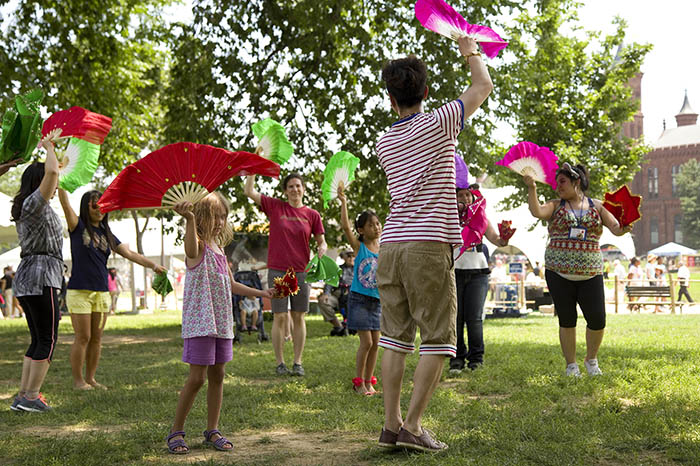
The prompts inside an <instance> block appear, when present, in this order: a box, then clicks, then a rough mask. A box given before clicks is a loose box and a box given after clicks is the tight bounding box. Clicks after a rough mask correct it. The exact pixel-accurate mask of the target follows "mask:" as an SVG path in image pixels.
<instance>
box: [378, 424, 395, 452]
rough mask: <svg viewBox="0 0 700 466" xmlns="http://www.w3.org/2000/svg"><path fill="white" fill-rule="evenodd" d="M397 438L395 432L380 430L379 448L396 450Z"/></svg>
mask: <svg viewBox="0 0 700 466" xmlns="http://www.w3.org/2000/svg"><path fill="white" fill-rule="evenodd" d="M398 436H399V434H397V433H396V432H392V431H390V430H386V429H384V428H382V435H380V436H379V446H380V447H384V448H396V438H397V437H398Z"/></svg>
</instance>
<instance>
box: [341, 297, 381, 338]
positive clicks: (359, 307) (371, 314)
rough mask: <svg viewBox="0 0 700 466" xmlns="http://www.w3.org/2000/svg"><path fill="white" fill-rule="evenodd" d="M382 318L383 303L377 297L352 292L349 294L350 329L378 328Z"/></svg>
mask: <svg viewBox="0 0 700 466" xmlns="http://www.w3.org/2000/svg"><path fill="white" fill-rule="evenodd" d="M381 318H382V305H381V304H380V303H379V300H378V299H377V298H373V297H372V296H367V295H364V294H360V293H355V292H354V291H351V292H350V295H349V296H348V328H349V329H350V330H376V331H379V326H380V323H381Z"/></svg>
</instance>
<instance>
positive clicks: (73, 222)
mask: <svg viewBox="0 0 700 466" xmlns="http://www.w3.org/2000/svg"><path fill="white" fill-rule="evenodd" d="M58 199H59V200H60V201H61V207H63V214H64V215H65V216H66V223H67V224H68V231H71V232H72V231H73V230H75V227H77V226H78V216H77V215H76V214H75V211H74V210H73V207H71V205H70V199H68V193H67V192H66V191H65V190H64V189H61V188H59V189H58Z"/></svg>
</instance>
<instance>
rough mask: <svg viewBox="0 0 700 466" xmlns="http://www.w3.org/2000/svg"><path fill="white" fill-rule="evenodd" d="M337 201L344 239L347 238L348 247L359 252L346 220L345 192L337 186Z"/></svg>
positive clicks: (348, 220) (355, 239)
mask: <svg viewBox="0 0 700 466" xmlns="http://www.w3.org/2000/svg"><path fill="white" fill-rule="evenodd" d="M338 199H339V200H340V226H341V228H342V229H343V233H345V238H347V240H348V243H350V247H351V248H352V249H353V251H355V255H357V251H359V250H360V240H358V239H357V237H356V236H355V235H354V234H353V232H352V228H351V227H350V219H349V218H348V202H347V199H346V198H345V190H344V189H343V188H342V187H340V186H338Z"/></svg>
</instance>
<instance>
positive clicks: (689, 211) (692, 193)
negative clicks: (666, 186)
mask: <svg viewBox="0 0 700 466" xmlns="http://www.w3.org/2000/svg"><path fill="white" fill-rule="evenodd" d="M677 183H678V197H679V198H680V201H681V209H683V222H682V228H683V243H684V246H688V247H690V248H693V249H700V162H698V161H697V160H696V159H690V160H688V161H687V162H686V163H684V164H683V165H681V172H680V174H679V175H678V178H677Z"/></svg>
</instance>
